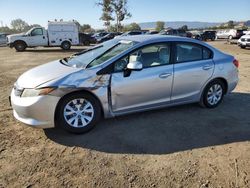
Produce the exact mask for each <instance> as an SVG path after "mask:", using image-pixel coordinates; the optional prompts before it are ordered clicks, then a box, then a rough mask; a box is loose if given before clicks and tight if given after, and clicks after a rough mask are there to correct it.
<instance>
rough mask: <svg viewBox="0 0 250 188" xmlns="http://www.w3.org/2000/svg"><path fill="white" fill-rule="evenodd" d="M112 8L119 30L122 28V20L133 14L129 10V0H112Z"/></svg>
mask: <svg viewBox="0 0 250 188" xmlns="http://www.w3.org/2000/svg"><path fill="white" fill-rule="evenodd" d="M110 4H111V8H112V10H113V11H114V13H115V20H116V26H117V32H118V31H120V30H121V22H122V21H123V20H124V19H127V18H130V17H131V16H132V15H131V13H129V11H128V7H127V4H128V1H127V0H111V3H110Z"/></svg>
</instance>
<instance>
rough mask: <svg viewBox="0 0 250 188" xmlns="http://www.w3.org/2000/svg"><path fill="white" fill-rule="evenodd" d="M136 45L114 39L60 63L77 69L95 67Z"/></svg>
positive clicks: (131, 42)
mask: <svg viewBox="0 0 250 188" xmlns="http://www.w3.org/2000/svg"><path fill="white" fill-rule="evenodd" d="M136 43H137V42H134V41H127V40H119V39H113V40H110V41H107V42H104V43H102V44H100V45H98V46H96V47H94V48H90V49H88V50H85V51H83V52H79V53H76V54H74V55H73V56H71V57H69V58H64V59H62V60H60V62H61V63H63V64H65V65H67V66H71V67H76V68H90V67H95V66H98V65H100V64H102V63H104V62H105V61H107V60H109V59H111V58H112V57H115V56H116V55H118V54H120V53H122V52H123V51H125V50H127V49H128V48H130V47H132V46H133V45H135V44H136Z"/></svg>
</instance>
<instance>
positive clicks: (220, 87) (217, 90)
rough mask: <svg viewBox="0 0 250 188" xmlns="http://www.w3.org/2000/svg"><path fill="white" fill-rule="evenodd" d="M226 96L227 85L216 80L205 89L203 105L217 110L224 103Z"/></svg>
mask: <svg viewBox="0 0 250 188" xmlns="http://www.w3.org/2000/svg"><path fill="white" fill-rule="evenodd" d="M224 94H225V84H224V83H223V82H222V81H221V80H214V81H212V82H210V83H209V84H208V85H207V86H206V88H205V89H204V92H203V95H202V99H201V105H202V106H205V107H207V108H215V107H217V106H218V105H219V104H220V103H221V102H222V100H223V97H224Z"/></svg>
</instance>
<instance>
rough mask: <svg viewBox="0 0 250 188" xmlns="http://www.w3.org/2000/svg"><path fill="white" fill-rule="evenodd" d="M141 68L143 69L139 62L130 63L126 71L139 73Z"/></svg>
mask: <svg viewBox="0 0 250 188" xmlns="http://www.w3.org/2000/svg"><path fill="white" fill-rule="evenodd" d="M142 68H143V65H142V63H141V62H140V61H132V62H130V63H128V64H127V69H129V70H137V71H140V70H142Z"/></svg>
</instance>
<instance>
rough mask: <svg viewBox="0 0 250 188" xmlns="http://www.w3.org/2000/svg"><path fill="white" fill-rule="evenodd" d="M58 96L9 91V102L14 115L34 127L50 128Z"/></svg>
mask: <svg viewBox="0 0 250 188" xmlns="http://www.w3.org/2000/svg"><path fill="white" fill-rule="evenodd" d="M59 100H60V97H56V96H51V95H45V96H37V97H19V96H15V94H14V89H13V90H12V92H11V98H10V102H11V105H12V108H13V114H14V117H15V118H16V119H17V120H19V121H21V122H23V123H25V124H27V125H29V126H32V127H36V128H52V127H55V125H54V117H55V109H56V106H57V103H58V101H59Z"/></svg>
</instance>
